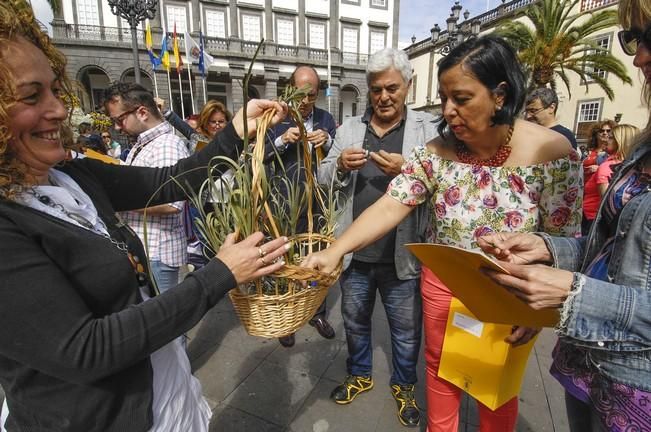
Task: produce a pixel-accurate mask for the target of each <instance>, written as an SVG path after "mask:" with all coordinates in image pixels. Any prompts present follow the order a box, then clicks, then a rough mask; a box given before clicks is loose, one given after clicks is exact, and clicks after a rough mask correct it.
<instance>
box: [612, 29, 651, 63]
mask: <svg viewBox="0 0 651 432" xmlns="http://www.w3.org/2000/svg"><path fill="white" fill-rule="evenodd" d="M617 38H618V39H619V44H620V45H621V46H622V50H623V51H624V53H625V54H627V55H630V56H632V55H635V53H636V52H637V47H638V46H639V45H640V43H642V44H644V46H646V47H647V48H648V49H649V50H651V25H650V26H648V27H647V28H646V30H644V31H642V30H640V29H636V28H632V29H630V30H622V31H620V32H619V33H617Z"/></svg>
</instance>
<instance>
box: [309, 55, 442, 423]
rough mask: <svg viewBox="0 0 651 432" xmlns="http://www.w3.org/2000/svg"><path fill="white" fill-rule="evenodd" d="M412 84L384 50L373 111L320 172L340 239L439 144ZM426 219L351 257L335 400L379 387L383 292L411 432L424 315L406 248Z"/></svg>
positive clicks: (400, 400) (340, 139) (339, 138)
mask: <svg viewBox="0 0 651 432" xmlns="http://www.w3.org/2000/svg"><path fill="white" fill-rule="evenodd" d="M411 78H412V69H411V65H410V64H409V60H408V58H407V55H406V54H405V53H404V52H403V51H401V50H396V49H392V48H385V49H383V50H381V51H378V52H376V53H375V54H373V55H372V56H371V57H370V58H369V61H368V66H367V69H366V79H367V82H368V87H369V102H370V106H369V107H368V109H367V110H366V112H365V113H364V115H362V116H359V117H353V118H350V119H347V120H346V121H345V122H344V123H343V125H342V126H341V127H340V128H339V129H338V130H337V135H336V137H335V140H334V143H333V145H332V148H331V149H330V152H329V153H328V156H327V157H326V158H325V159H324V161H323V162H322V164H321V167H320V168H319V171H318V178H319V183H321V184H322V185H330V184H331V183H333V184H334V186H335V188H337V189H339V190H340V191H341V192H342V194H341V199H340V201H341V202H339V204H340V205H341V206H342V208H343V213H342V214H341V216H340V219H339V221H338V233H337V234H339V233H341V232H343V230H345V229H346V228H347V227H348V226H349V225H350V224H351V223H352V221H353V220H354V219H355V218H356V217H357V216H359V215H360V214H361V213H362V212H363V211H364V210H365V209H366V208H367V207H369V206H370V205H371V204H373V203H374V202H375V201H376V200H377V199H378V198H380V197H381V196H382V195H383V194H384V193H385V192H386V189H387V186H388V184H389V182H390V181H391V180H392V179H393V178H394V177H395V176H396V175H398V174H400V168H401V166H402V164H403V162H404V161H405V159H406V157H408V156H409V154H410V153H411V151H412V150H413V148H414V147H416V146H422V145H424V144H425V143H427V142H428V141H430V140H431V139H433V138H435V137H436V136H437V132H436V126H437V122H436V121H435V119H434V116H432V115H431V114H428V113H422V112H416V111H412V110H410V109H407V108H406V106H405V99H406V97H407V94H408V92H409V88H410V85H411ZM427 217H428V216H427V208H426V207H425V205H423V206H421V208H418V209H416V210H415V211H413V212H412V213H411V214H410V215H409V216H408V217H407V218H406V219H405V220H404V221H403V222H402V223H400V225H398V227H397V228H396V229H395V230H393V231H392V232H390V233H389V234H387V235H386V236H384V237H382V238H380V239H378V240H377V241H376V242H375V243H373V244H371V245H370V246H368V247H366V248H364V249H361V250H358V251H356V252H354V253H352V254H350V255H347V256H346V257H345V259H344V272H343V273H342V275H341V279H340V285H341V292H342V300H341V311H342V315H343V319H344V328H345V330H346V340H347V342H348V359H347V368H348V376H347V377H346V379H345V380H344V382H343V383H342V384H341V385H339V386H337V387H336V388H335V389H334V390H333V392H332V394H331V398H332V399H333V400H334V401H335V402H336V403H338V404H347V403H350V402H352V401H353V399H354V398H355V397H356V396H357V395H358V394H359V393H361V392H364V391H367V390H370V389H371V388H372V387H373V379H372V353H373V347H372V344H371V317H372V314H373V305H374V303H375V296H376V293H377V292H378V291H379V293H380V296H381V298H382V303H383V304H384V309H385V311H386V314H387V320H388V322H389V329H390V332H391V343H392V353H393V362H392V363H393V372H392V375H391V390H392V393H393V396H394V398H395V400H396V402H397V404H398V419H399V420H400V422H401V423H402V424H403V425H405V426H416V425H418V423H419V421H420V412H419V409H418V406H417V404H416V401H415V399H414V384H415V383H416V362H417V360H418V353H419V350H420V341H421V324H422V312H421V297H420V266H419V264H418V261H417V260H416V258H414V257H413V255H411V254H410V253H409V251H407V250H406V249H405V247H404V244H405V243H410V242H423V241H425V229H426V226H427V222H428V221H427Z"/></svg>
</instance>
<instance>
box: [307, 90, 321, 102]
mask: <svg viewBox="0 0 651 432" xmlns="http://www.w3.org/2000/svg"><path fill="white" fill-rule="evenodd" d="M318 96H319V94H318V93H317V92H310V93H308V94H306V95H305V97H306V98H307V100H308V101H309V102H314V101H316V98H317V97H318Z"/></svg>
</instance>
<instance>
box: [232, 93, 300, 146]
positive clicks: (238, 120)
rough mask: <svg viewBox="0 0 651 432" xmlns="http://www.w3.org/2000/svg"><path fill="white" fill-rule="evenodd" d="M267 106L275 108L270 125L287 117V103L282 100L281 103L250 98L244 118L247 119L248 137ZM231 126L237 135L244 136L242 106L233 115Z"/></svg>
mask: <svg viewBox="0 0 651 432" xmlns="http://www.w3.org/2000/svg"><path fill="white" fill-rule="evenodd" d="M269 108H275V109H276V114H275V115H274V116H273V119H272V120H271V125H270V126H273V125H275V124H277V123H279V122H280V121H281V120H282V119H284V118H285V117H287V104H286V103H284V102H282V103H281V102H278V101H271V100H266V99H251V100H250V101H248V102H247V104H246V118H247V120H248V132H249V136H250V137H251V136H254V135H255V131H256V127H257V125H258V120H259V119H260V117H262V114H263V113H264V112H265V111H266V110H268V109H269ZM233 127H235V132H237V135H239V137H240V138H244V108H240V110H239V111H238V112H237V113H236V114H235V116H234V117H233Z"/></svg>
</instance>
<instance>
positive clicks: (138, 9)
mask: <svg viewBox="0 0 651 432" xmlns="http://www.w3.org/2000/svg"><path fill="white" fill-rule="evenodd" d="M108 4H109V6H110V8H111V12H112V13H113V15H116V16H119V17H122V18H124V19H125V20H126V21H127V22H128V23H129V26H130V27H131V48H132V50H133V72H134V74H135V78H136V83H138V84H140V62H139V61H138V33H137V32H138V24H140V23H141V22H142V21H144V20H145V18H148V19H152V18H154V16H155V15H156V5H158V0H108Z"/></svg>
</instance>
